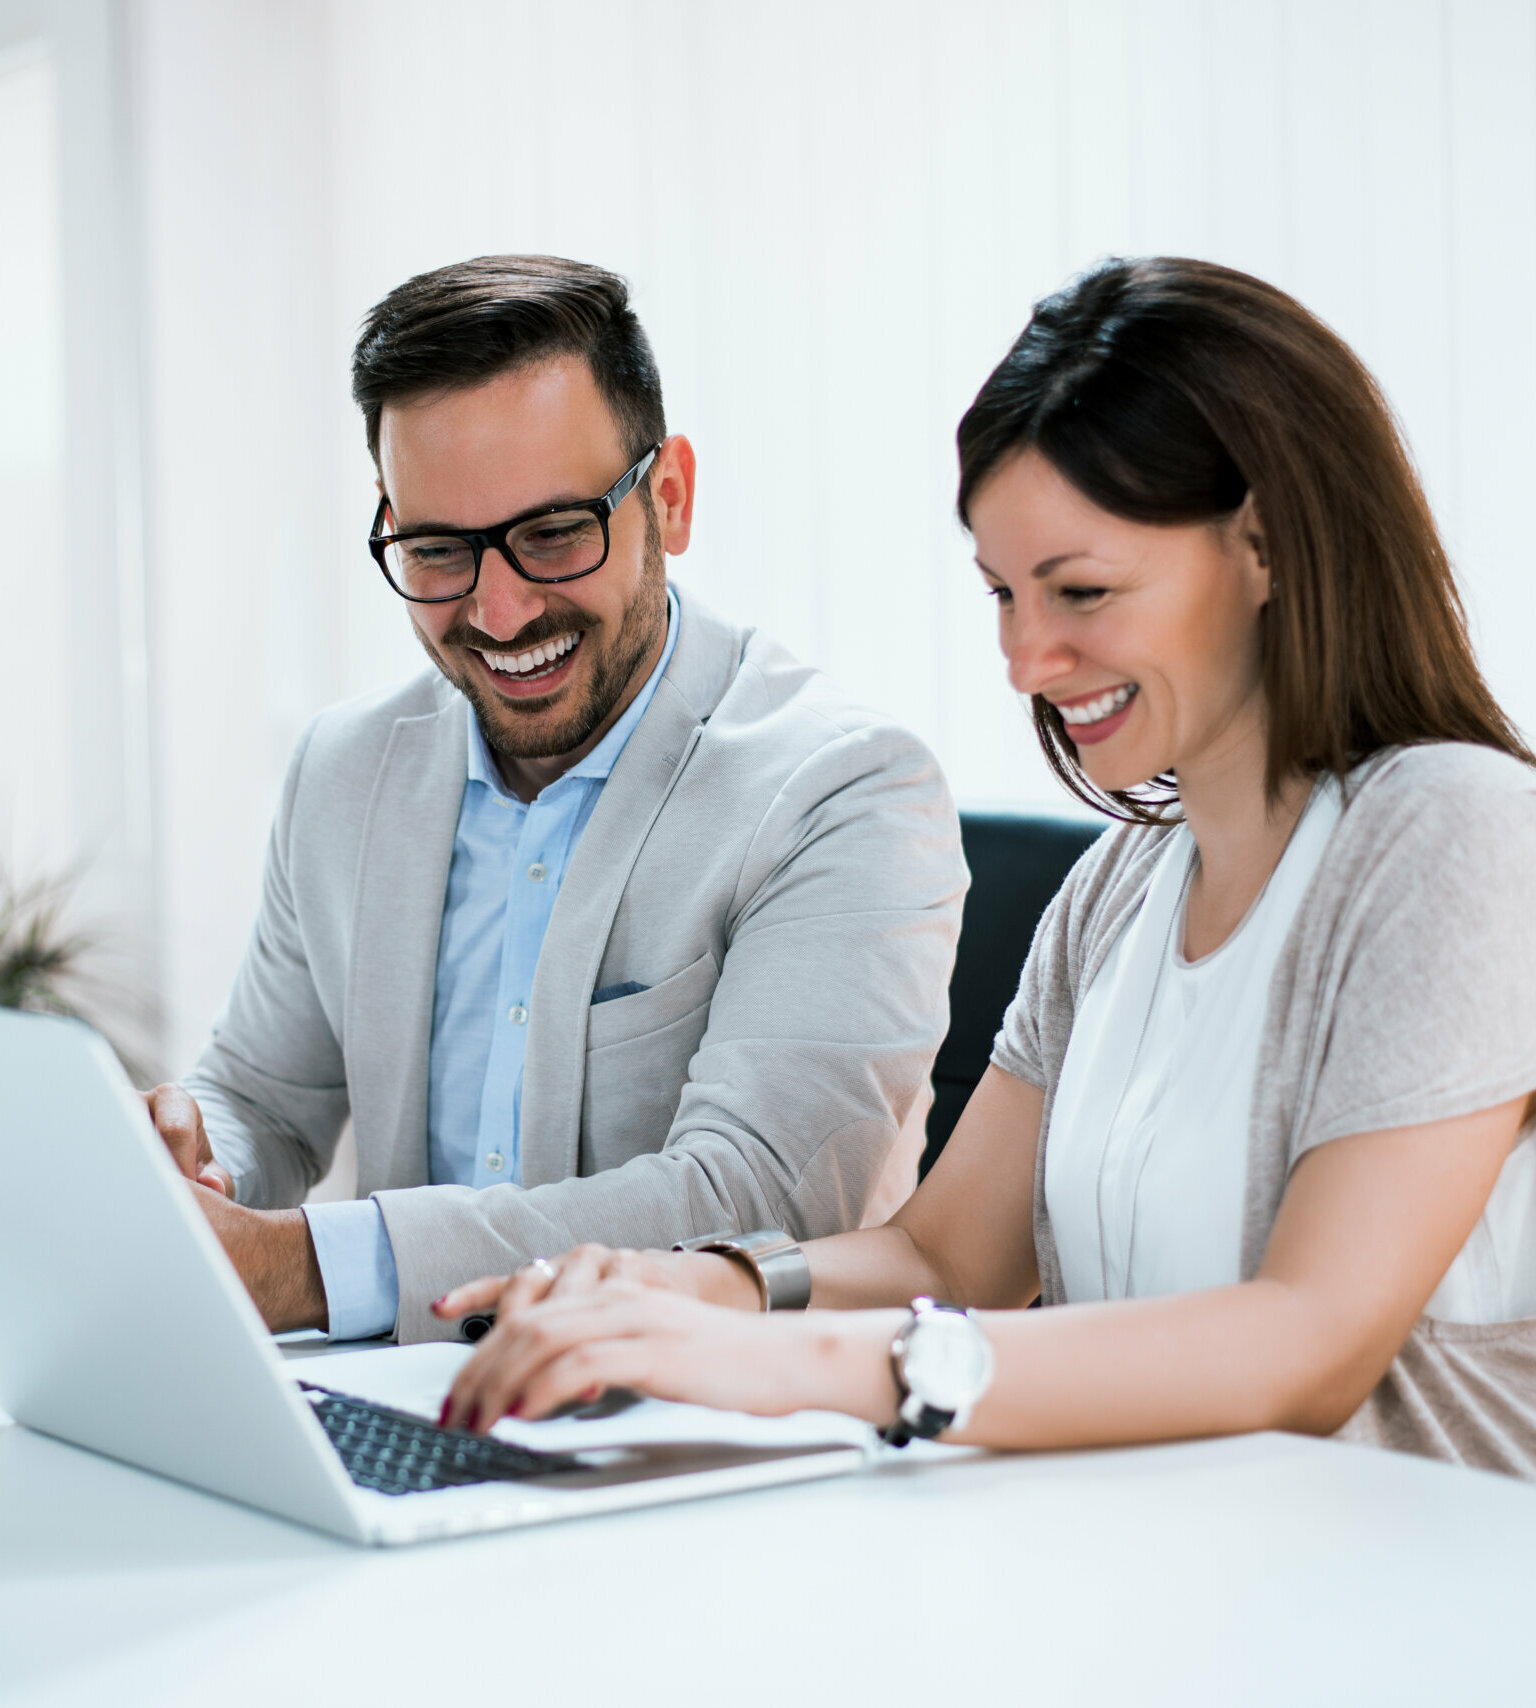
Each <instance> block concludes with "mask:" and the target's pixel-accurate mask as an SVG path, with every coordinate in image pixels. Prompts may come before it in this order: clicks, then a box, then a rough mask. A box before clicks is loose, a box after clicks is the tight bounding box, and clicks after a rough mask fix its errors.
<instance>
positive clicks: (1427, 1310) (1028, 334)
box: [439, 260, 1536, 1475]
mask: <svg viewBox="0 0 1536 1708" xmlns="http://www.w3.org/2000/svg"><path fill="white" fill-rule="evenodd" d="M959 447H960V470H961V474H960V498H959V507H960V514H961V518H962V520H963V521H964V522H965V523H966V525H967V526H968V527H969V529H970V530H971V533H972V536H973V538H974V541H975V546H976V561H977V564H978V566H979V568H980V571H981V575H982V578H983V580H984V582H985V584H986V589H987V592H988V593H990V594H991V595H992V596H993V597H995V598H996V600H997V602H998V621H999V632H1000V637H1001V641H1002V648H1003V652H1004V654H1005V655H1006V657H1007V660H1008V671H1009V677H1010V680H1011V682H1012V683H1013V686H1014V687H1015V688H1016V689H1017V690H1018V692H1019V693H1020V694H1027V695H1029V696H1030V698H1031V701H1032V704H1033V709H1034V719H1035V725H1036V729H1037V732H1038V734H1039V737H1040V739H1041V741H1042V743H1043V744H1044V747H1045V751H1046V754H1047V755H1048V757H1049V758H1050V761H1051V763H1052V765H1053V766H1054V767H1055V769H1056V771H1057V772H1058V773H1059V774H1060V776H1061V777H1062V778H1063V780H1064V781H1065V782H1066V784H1067V785H1068V787H1069V788H1071V789H1073V790H1074V791H1075V792H1076V793H1077V794H1078V795H1080V796H1082V797H1083V798H1085V799H1087V800H1089V801H1091V802H1093V803H1094V804H1096V805H1098V806H1100V807H1101V808H1103V809H1105V810H1107V811H1108V812H1110V813H1111V814H1112V815H1113V816H1114V817H1116V818H1118V819H1119V820H1120V821H1121V822H1120V824H1119V826H1118V828H1116V829H1115V830H1114V831H1113V832H1112V833H1111V834H1109V835H1107V836H1105V837H1103V838H1101V839H1100V841H1099V842H1098V843H1097V844H1096V845H1095V847H1094V848H1092V849H1091V850H1090V851H1089V852H1088V854H1087V855H1085V856H1084V858H1083V859H1082V860H1081V861H1080V862H1079V864H1078V866H1077V867H1076V868H1075V870H1074V871H1073V872H1072V874H1071V876H1070V877H1069V878H1068V880H1067V882H1066V884H1065V886H1064V887H1063V889H1062V891H1061V893H1060V894H1059V895H1058V897H1057V898H1056V900H1055V901H1054V902H1053V904H1052V906H1051V908H1050V909H1049V911H1048V912H1047V914H1046V916H1045V918H1044V920H1043V921H1042V923H1041V926H1040V929H1039V932H1038V933H1037V935H1036V938H1035V942H1034V945H1033V947H1032V949H1031V951H1030V955H1029V959H1028V961H1027V963H1026V965H1025V967H1024V971H1023V977H1022V981H1021V983H1020V987H1019V993H1018V996H1017V998H1016V999H1015V1001H1014V1003H1013V1004H1012V1006H1011V1007H1010V1009H1009V1011H1008V1013H1007V1015H1006V1017H1005V1019H1004V1022H1003V1028H1002V1031H1001V1032H1000V1033H999V1035H998V1039H997V1044H996V1049H995V1052H994V1056H993V1063H992V1066H991V1067H990V1068H989V1070H988V1072H987V1075H986V1077H985V1078H984V1079H983V1081H982V1082H981V1084H980V1085H979V1086H978V1088H977V1090H976V1093H975V1095H974V1096H973V1097H972V1099H971V1101H970V1104H969V1106H968V1107H967V1109H966V1111H965V1114H964V1116H963V1117H962V1119H961V1121H960V1123H959V1125H958V1126H957V1128H956V1130H955V1132H954V1134H953V1136H952V1138H951V1139H950V1142H949V1144H948V1147H947V1148H946V1150H945V1152H944V1154H943V1156H942V1157H941V1159H940V1160H939V1162H938V1164H937V1166H936V1167H935V1168H934V1170H933V1171H932V1173H931V1174H930V1176H929V1177H928V1179H927V1180H926V1181H925V1182H924V1183H923V1185H922V1186H921V1188H920V1189H919V1190H918V1192H917V1193H916V1194H915V1196H914V1197H913V1198H912V1199H911V1200H910V1201H909V1202H908V1203H907V1204H906V1206H905V1207H904V1208H903V1209H902V1210H901V1211H900V1212H899V1213H898V1214H897V1215H896V1216H895V1217H894V1218H893V1219H892V1220H891V1221H890V1222H889V1223H888V1224H887V1225H885V1226H884V1227H881V1228H877V1229H873V1230H867V1231H863V1232H857V1233H850V1234H843V1235H839V1236H837V1237H835V1238H831V1239H824V1240H818V1241H815V1242H814V1243H811V1244H809V1245H807V1246H806V1248H805V1256H806V1259H807V1260H808V1263H809V1268H810V1277H811V1301H810V1302H811V1306H812V1309H810V1310H809V1311H808V1312H805V1313H803V1314H802V1313H798V1312H795V1313H788V1312H785V1313H775V1314H773V1315H761V1314H759V1315H748V1314H744V1313H745V1312H749V1311H755V1310H756V1309H757V1306H758V1290H757V1287H756V1285H755V1278H754V1276H753V1274H752V1271H751V1268H750V1266H749V1265H747V1264H743V1263H741V1262H738V1261H736V1260H735V1259H734V1258H733V1257H729V1256H720V1255H703V1254H698V1253H680V1254H664V1253H628V1252H617V1253H616V1252H607V1251H603V1250H601V1249H599V1248H590V1247H584V1248H580V1249H578V1250H577V1251H576V1252H574V1253H571V1254H568V1255H567V1256H566V1257H565V1258H564V1259H562V1260H560V1262H559V1264H558V1265H553V1264H543V1263H541V1264H539V1265H535V1266H530V1268H529V1269H528V1270H525V1271H523V1272H522V1273H521V1274H519V1275H518V1276H516V1277H513V1278H512V1279H511V1280H510V1281H508V1280H507V1279H506V1278H499V1279H492V1280H487V1281H483V1282H477V1283H474V1284H472V1285H470V1286H468V1287H463V1288H460V1289H458V1290H457V1291H456V1292H454V1293H452V1294H449V1295H448V1296H447V1298H446V1299H444V1300H443V1301H441V1303H440V1307H439V1309H440V1311H441V1313H442V1314H443V1315H444V1316H448V1317H453V1316H458V1315H461V1314H463V1313H465V1312H468V1311H473V1310H485V1309H487V1308H490V1307H491V1306H493V1305H497V1304H498V1303H499V1311H498V1319H497V1322H496V1326H495V1328H494V1330H493V1331H492V1332H491V1334H490V1335H489V1336H488V1337H487V1338H486V1339H485V1341H484V1342H483V1343H482V1345H481V1346H480V1348H479V1349H478V1350H477V1352H476V1355H475V1356H474V1357H473V1358H472V1359H470V1360H469V1362H468V1363H467V1364H466V1366H465V1367H464V1369H463V1371H462V1372H461V1373H460V1376H459V1378H458V1380H457V1381H456V1383H455V1384H454V1388H453V1390H452V1393H451V1394H450V1395H449V1398H448V1401H447V1403H446V1405H445V1408H444V1418H445V1421H447V1422H449V1423H453V1424H459V1425H467V1426H468V1427H477V1426H479V1427H487V1426H488V1425H489V1423H490V1422H491V1421H492V1420H493V1419H494V1418H496V1417H498V1416H500V1415H502V1414H503V1413H504V1412H508V1411H511V1412H513V1413H519V1414H521V1415H524V1416H538V1415H542V1414H543V1413H545V1412H546V1411H548V1410H550V1409H552V1408H553V1407H555V1406H558V1405H560V1404H562V1403H563V1402H566V1401H569V1400H571V1399H573V1398H577V1397H580V1396H582V1395H590V1394H592V1393H595V1392H596V1391H597V1390H599V1389H601V1388H604V1387H607V1386H610V1385H620V1384H622V1385H625V1386H630V1387H636V1388H640V1389H642V1390H644V1391H645V1392H647V1393H651V1394H657V1395H661V1396H664V1397H668V1398H676V1399H686V1400H696V1401H702V1402H703V1403H706V1404H711V1405H718V1406H726V1407H735V1408H740V1409H744V1410H748V1411H758V1412H769V1413H771V1412H783V1411H789V1410H792V1409H795V1408H799V1407H807V1406H811V1407H826V1408H833V1409H838V1410H842V1411H847V1412H851V1413H855V1414H857V1415H860V1416H863V1417H865V1418H868V1419H869V1420H871V1421H872V1422H875V1423H877V1424H880V1425H882V1426H889V1425H891V1424H892V1422H893V1414H894V1413H895V1412H896V1409H897V1407H898V1405H901V1406H902V1407H903V1416H904V1417H905V1418H906V1420H907V1421H906V1424H905V1425H898V1426H897V1427H898V1436H897V1438H898V1439H899V1438H900V1436H901V1434H905V1433H911V1432H913V1431H916V1432H918V1433H932V1432H933V1431H934V1430H935V1429H936V1428H937V1427H938V1425H939V1424H940V1423H942V1422H943V1421H944V1420H945V1419H949V1418H951V1417H953V1425H954V1426H953V1427H952V1429H951V1431H950V1436H949V1438H950V1439H957V1440H964V1441H970V1442H977V1443H982V1444H985V1445H987V1446H992V1447H1015V1448H1019V1447H1068V1446H1082V1445H1090V1444H1099V1443H1114V1442H1133V1441H1154V1440H1166V1439H1170V1438H1175V1437H1185V1436H1200V1435H1212V1434H1224V1433H1230V1432H1235V1431H1241V1430H1251V1429H1266V1428H1281V1429H1292V1430H1303V1431H1309V1432H1313V1433H1318V1434H1327V1433H1331V1432H1334V1431H1338V1430H1341V1429H1343V1430H1345V1431H1346V1432H1347V1433H1348V1434H1349V1435H1351V1436H1352V1437H1354V1438H1356V1439H1364V1440H1374V1441H1378V1442H1382V1443H1385V1444H1390V1445H1398V1446H1402V1447H1408V1448H1413V1449H1417V1450H1419V1451H1423V1452H1429V1453H1436V1454H1439V1455H1441V1456H1445V1457H1452V1458H1460V1459H1462V1460H1464V1461H1466V1462H1470V1463H1473V1464H1479V1465H1486V1466H1491V1467H1496V1468H1501V1469H1504V1470H1508V1471H1513V1472H1517V1473H1521V1474H1525V1475H1533V1474H1536V1321H1531V1320H1525V1319H1531V1318H1536V1213H1533V1212H1536V1160H1533V1159H1536V1144H1533V1142H1532V1141H1533V1139H1536V1131H1530V1130H1528V1127H1527V1121H1528V1116H1529V1114H1530V1110H1529V1109H1528V1105H1527V1099H1528V1098H1529V1097H1530V1096H1531V1093H1532V1092H1533V1089H1536V908H1533V906H1532V904H1531V901H1530V898H1529V884H1530V874H1531V873H1532V871H1533V870H1536V867H1533V855H1536V773H1533V771H1532V769H1531V765H1532V756H1531V754H1530V753H1529V751H1528V750H1527V748H1526V747H1525V745H1524V743H1523V742H1522V741H1521V739H1520V737H1519V736H1518V735H1517V734H1516V732H1515V731H1514V729H1513V728H1512V727H1511V725H1510V723H1509V722H1508V720H1507V719H1506V718H1505V717H1504V716H1503V714H1502V713H1501V712H1500V710H1499V708H1498V707H1497V705H1496V704H1495V703H1494V701H1493V699H1492V697H1491V696H1490V694H1489V692H1488V689H1487V687H1486V685H1485V684H1484V682H1483V680H1482V678H1481V676H1480V674H1479V672H1478V669H1477V666H1476V664H1475V662H1474V660H1473V657H1472V652H1471V648H1470V645H1469V643H1468V640H1467V636H1466V632H1465V626H1464V620H1463V616H1462V611H1461V607H1460V604H1459V601H1458V599H1457V595H1456V592H1455V588H1454V585H1453V582H1452V578H1451V574H1450V570H1449V566H1448V564H1447V562H1446V558H1445V555H1444V552H1443V549H1442V547H1441V545H1440V542H1439V540H1438V538H1437V536H1436V533H1435V529H1434V525H1433V522H1432V520H1431V518H1430V514H1429V511H1428V508H1427V506H1426V503H1425V500H1424V497H1423V494H1422V492H1421V490H1420V488H1419V485H1418V483H1417V480H1416V478H1415V476H1414V473H1413V470H1412V467H1411V464H1410V462H1409V460H1408V457H1407V455H1406V452H1405V450H1404V448H1403V446H1402V444H1401V442H1400V441H1399V439H1398V436H1397V434H1396V431H1395V429H1394V426H1393V423H1392V420H1391V417H1390V414H1389V412H1388V410H1387V407H1386V405H1385V404H1384V402H1383V400H1382V398H1381V396H1380V394H1379V393H1378V392H1377V390H1376V388H1375V386H1374V384H1373V383H1372V381H1371V379H1370V377H1369V375H1368V374H1367V373H1366V371H1365V370H1364V368H1363V367H1362V366H1361V364H1360V363H1359V362H1358V360H1357V359H1356V358H1355V357H1354V356H1353V355H1352V353H1351V352H1350V351H1349V350H1348V349H1347V348H1346V347H1345V346H1344V344H1343V343H1342V342H1341V341H1340V340H1339V339H1338V338H1337V337H1335V336H1334V335H1333V334H1332V333H1331V332H1330V331H1329V330H1328V329H1327V328H1326V327H1324V326H1323V325H1322V324H1321V323H1320V322H1318V321H1317V320H1315V319H1314V318H1313V317H1312V316H1310V315H1309V314H1307V313H1306V311H1305V310H1303V309H1302V308H1301V307H1300V306H1299V305H1298V304H1296V303H1295V302H1293V301H1292V300H1291V299H1290V298H1288V297H1286V296H1285V295H1284V294H1283V293H1281V292H1279V291H1277V290H1274V289H1272V288H1271V287H1269V286H1267V285H1264V284H1262V283H1260V282H1259V281H1257V280H1255V279H1252V278H1248V277H1246V276H1245V275H1243V274H1239V273H1235V272H1232V271H1229V270H1227V269H1225V268H1221V267H1216V266H1211V265H1208V264H1204V263H1200V262H1193V261H1179V260H1153V261H1129V262H1127V261H1113V262H1110V263H1108V264H1106V265H1104V266H1102V267H1100V268H1099V269H1097V270H1096V271H1094V272H1092V273H1090V274H1088V275H1087V276H1085V277H1084V278H1082V279H1081V280H1079V281H1077V282H1075V283H1074V284H1072V285H1070V286H1068V287H1067V288H1066V289H1065V290H1063V291H1062V292H1060V293H1059V294H1058V295H1056V296H1054V297H1052V298H1049V299H1048V300H1046V301H1045V302H1043V303H1042V304H1040V306H1039V307H1038V308H1037V310H1036V312H1035V314H1034V317H1033V318H1032V320H1031V321H1030V323H1029V325H1028V326H1027V327H1026V328H1025V331H1024V333H1023V334H1022V336H1021V337H1020V338H1019V340H1018V342H1017V343H1016V344H1015V346H1014V347H1013V349H1012V350H1011V351H1010V352H1009V354H1008V356H1007V357H1006V358H1005V359H1004V361H1003V362H1002V363H1001V365H1000V366H999V367H998V368H997V370H996V371H995V372H994V373H993V374H992V376H991V378H990V379H988V381H987V383H986V384H985V385H984V386H983V388H982V390H981V392H980V394H979V396H978V397H977V399H976V401H975V403H974V405H973V406H972V407H971V409H970V410H969V411H968V413H967V414H966V416H965V419H964V420H963V421H962V423H961V426H960V432H959ZM1037 1294H1041V1295H1043V1301H1044V1303H1045V1304H1046V1305H1047V1306H1053V1307H1061V1308H1056V1309H1047V1310H1043V1311H1035V1312H1025V1311H1024V1310H1023V1309H1022V1308H1021V1307H1023V1306H1025V1305H1027V1304H1028V1303H1029V1302H1030V1301H1031V1300H1032V1299H1034V1298H1035V1296H1036V1295H1037ZM916 1295H929V1296H932V1297H937V1298H939V1299H944V1300H948V1301H954V1302H957V1303H958V1304H960V1305H963V1306H968V1307H972V1310H973V1313H974V1314H973V1315H972V1316H971V1318H970V1319H969V1325H968V1326H967V1319H965V1318H963V1317H957V1316H951V1317H949V1318H948V1319H947V1320H948V1321H949V1322H950V1323H951V1324H958V1325H960V1326H959V1327H957V1328H956V1330H955V1333H954V1334H951V1335H948V1338H947V1341H946V1340H945V1337H943V1336H939V1337H937V1338H936V1337H935V1336H934V1335H931V1334H929V1332H928V1331H929V1328H930V1326H931V1324H932V1322H933V1321H934V1315H933V1313H932V1312H930V1311H927V1310H926V1309H925V1310H923V1311H922V1312H921V1315H920V1318H917V1317H914V1316H913V1314H912V1313H911V1312H910V1311H909V1309H908V1302H909V1301H911V1300H913V1299H914V1296H916ZM722 1306H737V1307H740V1309H737V1310H732V1309H722V1308H721V1307H722ZM978 1330H979V1333H978V1332H977V1331H978ZM909 1334H910V1336H911V1337H912V1338H911V1339H910V1340H908V1339H907V1337H908V1336H909ZM967 1336H969V1337H970V1339H969V1341H967V1339H966V1337H967ZM898 1337H902V1338H903V1341H904V1345H903V1347H901V1348H898V1349H897V1353H898V1355H897V1356H895V1357H893V1344H894V1343H895V1342H896V1341H897V1339H898ZM919 1343H922V1344H927V1345H928V1346H929V1348H930V1350H929V1352H928V1353H925V1355H924V1356H925V1358H927V1359H928V1362H929V1365H930V1368H929V1370H928V1374H927V1376H926V1377H924V1376H923V1375H922V1374H921V1372H919V1371H917V1370H916V1367H915V1363H914V1360H913V1359H912V1357H911V1353H912V1348H913V1347H914V1346H916V1345H918V1344H919ZM946 1345H947V1347H948V1350H947V1351H946V1350H945V1347H946ZM989 1352H990V1355H991V1359H990V1362H992V1364H993V1368H992V1369H991V1371H990V1373H989V1371H988V1368H987V1366H988V1363H989V1357H988V1354H989ZM946 1358H947V1359H948V1361H949V1363H948V1373H947V1375H946V1373H945V1369H944V1368H943V1367H944V1364H945V1359H946ZM935 1361H936V1364H937V1367H938V1376H937V1378H935V1375H934V1366H935ZM962 1366H963V1367H964V1368H962ZM935 1380H937V1387H936V1388H935ZM946 1381H948V1383H949V1386H948V1388H946V1387H945V1382H946ZM930 1390H932V1392H930ZM946 1393H947V1394H948V1395H949V1397H950V1398H951V1399H953V1400H954V1401H955V1403H954V1404H953V1405H950V1404H948V1403H947V1401H946V1400H945V1398H944V1395H945V1394H946ZM935 1396H937V1397H935ZM925 1404H926V1406H927V1409H926V1410H924V1405H925ZM935 1420H937V1422H936V1421H935Z"/></svg>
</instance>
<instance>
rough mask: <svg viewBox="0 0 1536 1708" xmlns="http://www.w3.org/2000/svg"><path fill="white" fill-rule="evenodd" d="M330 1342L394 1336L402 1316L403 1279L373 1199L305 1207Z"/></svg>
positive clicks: (358, 1199) (307, 1205)
mask: <svg viewBox="0 0 1536 1708" xmlns="http://www.w3.org/2000/svg"><path fill="white" fill-rule="evenodd" d="M304 1214H305V1216H306V1217H307V1218H308V1221H309V1235H310V1238H311V1239H312V1240H313V1241H314V1242H315V1256H316V1258H317V1259H318V1260H319V1264H320V1281H321V1284H322V1285H323V1286H324V1288H325V1303H326V1308H327V1309H328V1311H329V1312H330V1324H331V1326H330V1338H331V1339H332V1340H368V1339H370V1338H371V1337H372V1336H374V1335H380V1334H393V1333H394V1332H395V1320H396V1318H397V1317H398V1316H399V1315H400V1277H399V1275H398V1273H397V1272H396V1269H395V1248H394V1247H393V1246H392V1245H391V1244H390V1243H389V1233H388V1231H387V1229H386V1228H385V1226H384V1217H383V1214H382V1212H381V1211H380V1209H379V1207H378V1205H377V1204H375V1203H374V1201H373V1199H371V1198H352V1199H347V1200H343V1201H342V1202H340V1203H334V1204H306V1205H304Z"/></svg>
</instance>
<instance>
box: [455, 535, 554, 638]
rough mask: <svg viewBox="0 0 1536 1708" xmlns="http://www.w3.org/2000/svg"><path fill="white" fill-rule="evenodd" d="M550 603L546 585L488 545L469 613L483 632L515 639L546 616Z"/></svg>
mask: <svg viewBox="0 0 1536 1708" xmlns="http://www.w3.org/2000/svg"><path fill="white" fill-rule="evenodd" d="M548 603H549V594H548V592H547V591H546V590H545V589H544V588H542V587H540V586H539V585H538V583H537V582H534V581H529V580H528V579H527V577H526V576H522V575H519V574H518V573H517V571H516V570H515V569H513V567H512V565H511V564H510V563H509V562H508V561H507V559H506V557H505V556H504V555H503V554H502V553H501V552H500V551H499V550H498V549H497V548H496V547H495V546H487V547H486V548H485V552H484V555H483V556H482V557H481V559H480V579H479V581H477V582H476V584H475V590H474V592H473V593H471V594H470V595H469V600H468V604H467V605H466V607H465V615H466V616H467V617H468V618H469V620H470V622H472V623H473V624H474V625H475V627H476V628H477V629H479V630H480V631H481V632H482V633H484V634H488V635H494V636H495V638H496V639H497V640H511V639H512V637H513V636H514V635H516V634H517V633H518V632H519V631H520V630H522V629H524V628H526V627H527V626H528V624H529V623H531V622H532V621H533V619H534V618H535V617H539V616H542V615H543V614H544V607H545V606H546V605H547V604H548Z"/></svg>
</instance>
